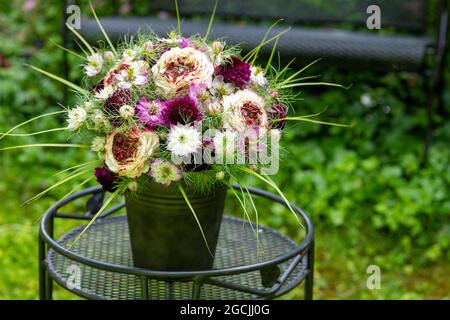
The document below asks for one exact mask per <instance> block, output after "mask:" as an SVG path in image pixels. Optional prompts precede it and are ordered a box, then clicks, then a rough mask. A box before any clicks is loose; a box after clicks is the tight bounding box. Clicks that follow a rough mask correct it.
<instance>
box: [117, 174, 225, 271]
mask: <svg viewBox="0 0 450 320" xmlns="http://www.w3.org/2000/svg"><path fill="white" fill-rule="evenodd" d="M183 189H184V190H185V191H186V195H187V197H188V199H189V202H190V204H191V205H192V207H193V209H194V211H195V214H196V216H197V218H198V220H199V222H200V225H201V227H202V229H203V232H204V234H205V237H206V240H207V243H208V245H209V248H210V250H211V253H212V254H213V255H214V252H215V248H216V244H217V238H218V236H219V230H220V224H221V221H222V216H223V210H224V205H225V197H226V190H227V189H226V187H225V186H223V185H218V186H217V187H215V188H214V189H213V190H212V191H211V192H208V193H204V192H199V191H195V190H192V189H190V188H188V187H187V186H186V185H184V186H183ZM125 203H126V209H127V216H128V225H129V230H130V240H131V247H132V253H133V261H134V264H135V266H136V267H142V268H147V269H152V270H164V271H191V270H204V269H209V268H211V267H212V265H213V261H214V258H213V256H212V255H211V253H210V252H209V251H208V247H207V245H206V243H205V240H204V238H203V236H202V233H201V231H200V228H199V226H198V224H197V222H196V219H195V217H194V215H193V214H192V212H191V210H190V209H189V206H188V204H187V203H186V201H185V199H184V197H183V196H182V194H181V193H180V191H179V189H178V185H177V184H174V183H172V184H171V185H170V186H168V187H164V186H162V185H160V184H157V183H154V182H149V183H146V184H144V185H142V186H141V187H140V188H139V189H138V191H137V192H135V193H129V194H127V195H126V197H125Z"/></svg>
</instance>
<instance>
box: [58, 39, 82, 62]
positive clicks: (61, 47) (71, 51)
mask: <svg viewBox="0 0 450 320" xmlns="http://www.w3.org/2000/svg"><path fill="white" fill-rule="evenodd" d="M52 43H53V44H54V45H55V46H56V47H58V48H59V49H61V50H63V51H66V52H68V53H70V54H72V55H74V56H75V57H77V58H80V59H82V60H85V61H86V60H87V59H86V57H83V56H82V55H81V54H78V53H76V52H75V51H73V50H70V49H67V48H64V47H63V46H62V45H59V44H57V43H56V42H54V41H52Z"/></svg>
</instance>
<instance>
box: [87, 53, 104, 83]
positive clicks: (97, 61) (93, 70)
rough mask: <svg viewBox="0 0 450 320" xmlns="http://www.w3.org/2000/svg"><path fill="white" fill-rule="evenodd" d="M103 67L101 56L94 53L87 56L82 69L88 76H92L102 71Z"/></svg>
mask: <svg viewBox="0 0 450 320" xmlns="http://www.w3.org/2000/svg"><path fill="white" fill-rule="evenodd" d="M102 68H103V57H102V56H101V55H100V54H98V53H94V54H92V55H90V56H89V57H87V64H86V65H85V66H84V71H85V72H86V75H87V76H88V77H94V76H96V75H97V74H99V73H100V71H102Z"/></svg>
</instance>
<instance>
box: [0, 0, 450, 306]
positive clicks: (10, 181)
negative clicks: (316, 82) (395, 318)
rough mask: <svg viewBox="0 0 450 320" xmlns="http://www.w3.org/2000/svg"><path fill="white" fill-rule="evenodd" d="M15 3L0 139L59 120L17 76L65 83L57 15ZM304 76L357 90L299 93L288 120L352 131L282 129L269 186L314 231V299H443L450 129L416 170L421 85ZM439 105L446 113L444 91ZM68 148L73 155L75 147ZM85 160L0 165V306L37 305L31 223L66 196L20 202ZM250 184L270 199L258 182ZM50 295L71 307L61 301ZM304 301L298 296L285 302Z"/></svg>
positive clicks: (439, 131) (42, 157)
mask: <svg viewBox="0 0 450 320" xmlns="http://www.w3.org/2000/svg"><path fill="white" fill-rule="evenodd" d="M138 2H139V3H142V6H137V5H135V6H134V7H133V8H132V12H133V13H137V14H143V13H144V12H145V10H146V6H147V3H148V1H135V3H138ZM17 3H22V1H11V2H9V3H6V4H5V5H4V7H2V13H0V29H1V30H2V34H0V55H1V56H3V57H4V58H5V59H6V60H7V61H8V62H9V63H10V64H11V67H10V68H0V79H1V85H0V132H5V131H6V130H7V129H8V128H11V127H12V126H14V125H15V124H17V123H20V122H22V121H24V120H26V119H29V118H31V117H34V116H37V115H39V114H43V113H46V112H52V111H57V110H61V107H60V106H58V105H57V102H58V101H62V86H61V85H60V84H58V83H57V82H54V81H51V80H50V79H47V78H45V77H44V76H41V75H39V74H37V73H35V72H33V71H32V70H31V69H29V68H26V67H24V66H23V64H24V63H28V64H32V65H35V66H40V67H43V68H45V69H46V70H49V71H51V72H52V73H55V74H59V75H62V73H63V70H62V68H61V65H62V54H63V52H62V51H61V50H60V49H58V48H56V47H55V46H54V45H53V44H52V43H51V42H52V41H53V42H56V43H61V41H60V39H59V36H58V34H59V33H58V32H59V28H60V25H59V21H60V20H59V19H60V14H61V12H62V8H61V7H60V6H58V5H52V6H45V5H44V4H43V2H39V3H40V4H39V5H38V7H37V8H36V9H34V11H31V12H23V11H21V10H20V6H17V5H14V4H17ZM115 3H116V2H115ZM86 5H87V1H84V2H83V8H84V9H82V10H84V11H83V12H88V7H87V6H86ZM115 5H116V4H115ZM115 5H114V6H115ZM114 6H104V7H102V8H98V9H96V10H97V12H98V14H99V16H102V15H107V14H112V13H113V12H114V10H117V9H118V8H116V7H114ZM11 39H14V41H11ZM71 63H72V74H71V79H72V80H74V79H75V80H76V79H77V78H78V73H79V71H80V70H81V66H79V64H80V60H79V59H77V58H76V57H71ZM307 63H308V61H306V62H305V65H306V64H307ZM318 65H320V63H319V64H318ZM313 69H314V74H323V75H324V76H323V77H322V79H321V81H326V82H334V83H341V84H343V85H349V84H353V86H352V88H351V89H349V90H342V89H337V88H314V89H312V88H308V89H302V91H304V92H302V94H303V96H304V98H305V99H304V100H303V101H302V102H300V103H297V104H296V105H294V106H293V107H294V108H296V110H295V111H296V114H299V115H307V114H312V113H317V112H319V111H322V110H323V109H324V108H325V107H327V106H328V109H327V111H326V112H325V113H324V114H322V115H321V118H322V119H323V120H325V121H330V122H338V123H355V125H354V126H353V127H352V128H337V127H325V126H319V125H316V124H308V123H304V122H299V123H297V122H296V123H289V124H288V125H287V126H288V127H287V130H286V134H285V136H284V139H283V140H282V141H283V147H284V148H285V149H286V150H285V152H284V157H283V160H282V163H281V166H280V172H279V174H277V175H276V176H274V177H273V179H274V180H275V181H276V182H277V184H278V185H279V186H280V187H281V189H282V190H283V192H284V193H285V194H286V197H287V198H288V199H289V200H292V201H294V202H296V203H297V204H298V205H299V206H301V207H302V208H303V209H305V210H306V211H307V212H308V213H309V214H310V215H311V216H312V218H313V220H314V222H315V224H316V227H317V230H316V237H317V242H316V245H317V254H316V278H315V279H316V280H315V294H316V297H318V298H328V299H336V298H337V299H343V298H359V299H377V298H378V299H380V298H386V299H411V298H413V299H417V298H447V299H448V298H449V294H448V292H449V284H448V281H446V279H447V278H448V276H447V273H448V271H447V268H448V266H447V262H446V261H448V258H449V253H448V247H449V242H450V239H449V234H450V232H449V224H448V220H449V219H448V218H449V212H450V166H449V162H450V160H449V159H450V148H449V147H448V146H449V145H448V141H450V124H449V123H448V121H447V122H446V121H445V120H446V118H445V117H444V116H438V115H436V116H435V118H434V122H435V124H436V130H435V139H434V142H433V146H432V148H431V150H430V154H429V161H428V163H427V164H426V165H424V166H423V165H422V164H421V158H422V143H423V136H424V130H425V126H426V112H425V105H424V101H425V99H424V96H423V91H422V82H421V79H420V78H419V77H418V75H416V74H406V73H390V74H387V75H384V76H379V75H375V74H372V73H369V72H357V73H355V72H352V73H345V72H342V71H336V70H331V69H329V68H323V70H318V69H317V68H316V66H315V67H314V68H313ZM309 75H311V74H308V72H306V74H305V76H309ZM447 90H448V89H447ZM445 97H446V98H445V99H446V105H447V106H448V105H449V100H450V99H449V98H450V92H449V91H447V92H446V95H445ZM73 98H74V95H71V99H73ZM69 103H70V104H72V102H70V101H69ZM70 104H69V105H70ZM447 112H448V109H447ZM63 125H64V123H63V119H62V117H60V116H55V117H49V118H43V119H41V121H37V122H35V123H33V124H30V125H29V126H27V127H24V128H21V129H20V130H18V131H17V132H18V133H25V132H35V131H41V130H46V129H48V128H56V127H61V126H63ZM48 137H51V142H53V143H66V142H67V141H66V135H65V134H62V133H59V132H52V133H50V134H49V135H48ZM48 140H49V139H47V136H45V137H44V136H41V135H39V136H31V137H14V139H10V138H7V137H6V138H4V139H3V140H1V141H0V147H7V146H11V145H15V144H18V142H20V143H41V142H43V141H45V142H48ZM74 140H78V141H75V142H74V143H83V141H82V137H80V138H76V139H74ZM71 142H72V141H71ZM92 159H93V158H87V156H86V154H85V153H84V152H79V151H77V150H70V149H68V150H51V152H49V151H47V150H45V149H28V150H20V151H8V152H2V153H0V161H1V170H0V199H1V201H2V206H1V207H0V270H1V271H0V298H3V299H35V298H37V285H38V283H37V229H38V224H37V221H38V219H39V218H40V216H41V215H42V214H43V213H44V212H45V210H46V209H47V208H48V207H49V206H50V205H51V204H52V203H54V201H56V200H57V199H59V198H60V197H61V196H63V195H64V194H66V193H67V192H69V191H70V189H71V188H73V187H74V185H68V186H63V187H62V188H61V189H59V190H55V191H52V192H51V193H49V194H48V195H46V196H45V197H43V198H41V199H40V200H39V201H37V202H35V203H33V204H32V205H27V206H22V207H21V206H20V204H21V203H23V202H25V201H26V200H27V199H29V198H31V197H32V196H34V195H36V194H38V193H39V192H41V191H42V190H45V189H46V188H48V187H49V186H51V185H52V184H54V183H55V182H57V181H58V180H60V179H63V178H64V177H66V176H64V175H61V176H54V173H56V172H57V171H59V170H63V169H64V168H67V167H69V166H75V165H77V164H80V163H84V162H87V161H90V160H92ZM252 185H256V186H260V187H263V188H266V189H268V187H267V185H266V184H262V183H260V182H258V181H257V180H256V179H254V180H253V181H252ZM271 191H274V190H271ZM229 200H230V201H229V203H228V210H230V211H231V210H233V208H237V207H238V206H237V205H235V201H234V200H233V198H232V196H230V199H229ZM255 201H256V205H257V206H258V208H260V209H259V210H258V214H259V222H260V223H263V224H267V225H270V226H272V227H274V228H277V229H279V230H281V231H283V232H285V233H287V234H289V235H290V236H292V237H294V238H296V239H298V240H300V239H301V235H302V231H301V229H299V226H298V222H297V221H296V220H295V219H294V218H293V217H292V215H291V214H290V213H289V210H286V209H285V208H283V207H282V206H281V205H278V204H270V203H266V202H263V201H258V200H256V198H255ZM262 208H264V209H262ZM266 208H267V209H266ZM269 209H270V210H269ZM241 211H242V210H241ZM240 215H242V212H240ZM371 264H377V265H379V266H380V267H381V271H382V289H381V290H372V291H371V290H368V289H367V288H366V286H365V281H366V279H367V274H366V268H367V266H368V265H371ZM56 297H57V298H74V296H73V295H70V294H67V293H63V292H61V291H58V292H57V295H56ZM301 297H302V293H301V290H300V289H296V290H295V291H293V292H292V293H289V294H288V295H286V296H285V298H292V299H297V298H301Z"/></svg>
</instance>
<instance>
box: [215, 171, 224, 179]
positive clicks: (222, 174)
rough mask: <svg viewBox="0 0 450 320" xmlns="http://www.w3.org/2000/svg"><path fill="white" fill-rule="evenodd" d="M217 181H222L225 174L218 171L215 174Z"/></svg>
mask: <svg viewBox="0 0 450 320" xmlns="http://www.w3.org/2000/svg"><path fill="white" fill-rule="evenodd" d="M216 178H217V180H223V179H224V178H225V172H223V171H219V172H217V173H216Z"/></svg>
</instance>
